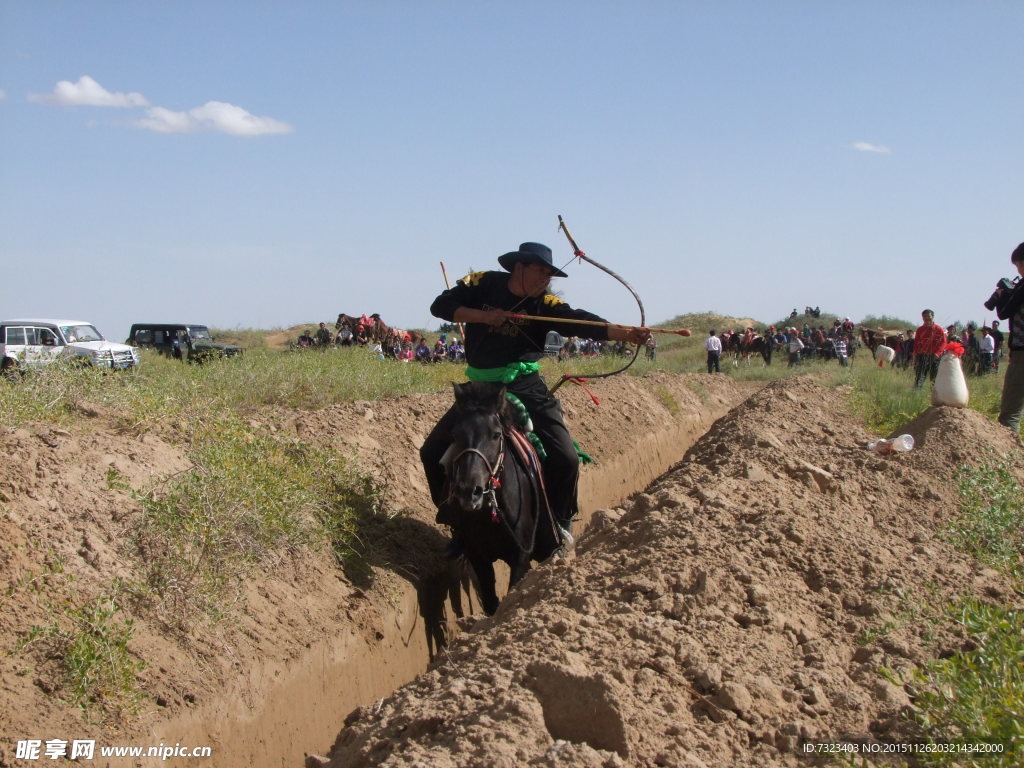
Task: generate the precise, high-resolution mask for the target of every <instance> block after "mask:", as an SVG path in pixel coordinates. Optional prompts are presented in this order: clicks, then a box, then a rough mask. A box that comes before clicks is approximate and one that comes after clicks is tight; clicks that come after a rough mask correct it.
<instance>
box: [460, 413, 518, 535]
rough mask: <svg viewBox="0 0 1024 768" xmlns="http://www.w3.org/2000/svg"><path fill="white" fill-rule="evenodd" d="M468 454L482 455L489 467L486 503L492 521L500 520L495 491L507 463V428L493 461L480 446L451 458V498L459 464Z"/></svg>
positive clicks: (485, 491)
mask: <svg viewBox="0 0 1024 768" xmlns="http://www.w3.org/2000/svg"><path fill="white" fill-rule="evenodd" d="M466 454H475V455H477V456H479V457H480V460H481V461H483V463H484V466H485V467H487V475H488V480H487V488H485V489H484V492H483V495H484V503H485V508H486V509H489V510H490V512H491V522H495V523H496V522H498V500H497V497H496V496H495V492H496V491H497V489H498V488H501V480H500V479H499V478H498V475H499V474H500V473H501V467H502V465H503V464H504V463H505V430H504V429H503V430H502V431H501V437H500V438H499V439H498V457H497V459H495V460H494V461H493V462H492V461H491V460H490V459H489V458H488V457H487V455H486V454H484V452H483V451H481V450H479V449H478V448H472V447H471V448H464V449H463V450H461V451H460V452H459V453H457V454H456V455H455V457H454V458H453V459H452V460H451V467H452V478H451V482H450V483H449V489H450V490H449V495H448V498H449V500H451V497H452V494H453V493H454V492H455V486H456V484H457V483H456V482H455V481H456V480H457V479H458V466H459V461H460V460H461V459H462V457H463V456H465V455H466Z"/></svg>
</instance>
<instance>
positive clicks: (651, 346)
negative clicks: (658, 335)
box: [644, 336, 658, 360]
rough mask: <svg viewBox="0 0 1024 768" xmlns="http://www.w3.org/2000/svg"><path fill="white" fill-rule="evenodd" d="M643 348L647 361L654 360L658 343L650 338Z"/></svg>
mask: <svg viewBox="0 0 1024 768" xmlns="http://www.w3.org/2000/svg"><path fill="white" fill-rule="evenodd" d="M644 346H645V347H646V348H647V359H648V360H654V359H655V358H656V357H657V356H658V342H657V341H655V340H654V337H653V336H651V338H649V339H648V340H647V343H646V344H645V345H644Z"/></svg>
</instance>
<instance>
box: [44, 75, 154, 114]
mask: <svg viewBox="0 0 1024 768" xmlns="http://www.w3.org/2000/svg"><path fill="white" fill-rule="evenodd" d="M28 99H29V101H36V102H39V103H40V104H56V105H61V106H72V107H146V106H149V102H148V101H147V100H146V97H145V96H143V95H142V94H141V93H134V92H133V93H121V92H118V93H111V92H110V91H108V90H107V89H106V88H104V87H103V86H102V85H100V84H99V83H97V82H96V81H95V80H93V79H92V78H91V77H89V76H88V75H82V76H81V77H80V78H78V82H77V83H72V82H71V81H70V80H61V81H59V82H58V83H57V85H56V87H54V89H53V92H52V93H30V94H29V96H28Z"/></svg>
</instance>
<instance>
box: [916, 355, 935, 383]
mask: <svg viewBox="0 0 1024 768" xmlns="http://www.w3.org/2000/svg"><path fill="white" fill-rule="evenodd" d="M938 373H939V358H937V357H936V356H935V355H918V356H917V359H916V360H915V361H914V386H915V387H921V386H923V385H924V380H925V379H931V380H932V381H935V377H936V375H938Z"/></svg>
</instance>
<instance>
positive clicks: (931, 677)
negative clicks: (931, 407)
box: [894, 458, 1024, 767]
mask: <svg viewBox="0 0 1024 768" xmlns="http://www.w3.org/2000/svg"><path fill="white" fill-rule="evenodd" d="M1010 461H1011V459H1009V458H1003V459H1001V460H998V461H995V460H990V461H987V462H985V463H983V464H981V465H980V466H978V467H967V466H962V467H960V468H959V469H958V471H957V474H958V476H960V478H961V480H960V496H961V504H960V509H959V513H958V515H957V516H956V517H955V518H954V519H953V520H952V521H951V522H950V523H949V524H948V525H947V526H946V529H945V530H944V531H943V532H942V533H943V536H944V537H945V538H947V539H948V540H950V541H951V542H953V543H954V545H955V546H957V547H958V548H959V549H961V550H962V551H964V552H968V553H970V554H971V555H973V556H974V557H976V558H977V559H978V560H980V561H981V562H983V563H986V564H988V565H990V566H992V567H994V568H997V569H999V570H1001V571H1003V572H1005V573H1007V574H1009V575H1010V576H1011V577H1012V578H1015V579H1016V582H1017V584H1018V587H1017V590H1016V591H1017V593H1018V595H1020V594H1021V593H1024V582H1021V575H1022V572H1024V571H1022V568H1021V565H1022V563H1024V536H1022V524H1024V506H1022V505H1024V496H1022V494H1021V489H1020V486H1019V484H1018V483H1017V481H1016V480H1015V479H1014V476H1013V474H1012V472H1011V471H1010V468H1011V466H1012V465H1011V464H1010ZM945 614H946V621H948V622H951V623H954V624H955V625H956V626H958V627H960V628H961V630H962V632H963V634H965V635H966V637H967V639H968V643H969V644H968V645H966V647H965V648H963V649H961V650H958V651H956V652H954V653H953V654H952V655H950V656H949V657H948V658H942V659H934V660H932V661H931V662H929V663H927V664H925V665H924V666H922V667H920V668H917V669H915V670H913V672H912V675H911V677H910V680H909V683H908V686H907V687H908V690H909V691H910V693H911V695H912V698H913V701H914V709H913V710H912V712H911V713H909V715H908V718H909V719H910V722H911V726H912V727H913V728H914V729H915V731H916V734H917V738H918V739H919V740H920V741H922V742H927V743H932V744H946V743H957V744H989V745H998V747H999V748H1001V750H1002V751H1001V752H1000V753H979V754H977V755H973V756H972V755H965V754H963V753H942V752H934V753H922V754H919V755H917V758H918V760H919V762H920V764H922V765H931V766H952V765H968V766H975V765H977V766H999V767H1002V766H1007V767H1009V766H1018V765H1021V763H1022V762H1024V613H1022V612H1021V611H1020V610H1019V608H1016V607H1013V606H1010V605H996V604H992V603H986V602H983V601H981V600H978V599H975V598H966V599H960V600H956V601H953V602H952V603H950V604H949V605H948V606H947V607H946V609H945ZM894 682H896V683H900V682H903V681H901V680H894Z"/></svg>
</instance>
